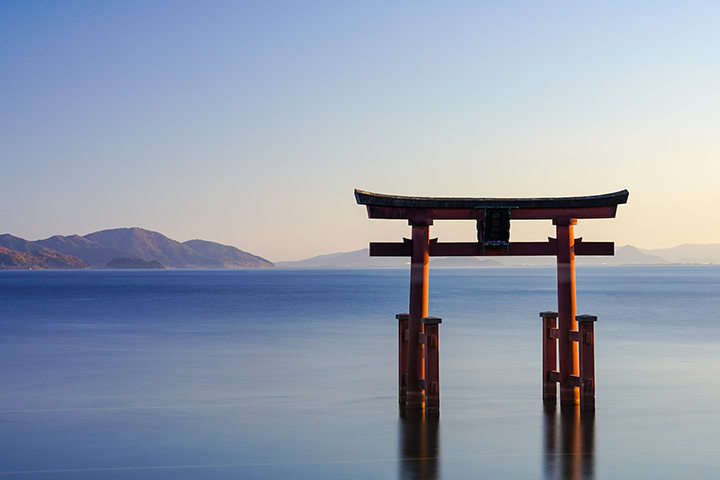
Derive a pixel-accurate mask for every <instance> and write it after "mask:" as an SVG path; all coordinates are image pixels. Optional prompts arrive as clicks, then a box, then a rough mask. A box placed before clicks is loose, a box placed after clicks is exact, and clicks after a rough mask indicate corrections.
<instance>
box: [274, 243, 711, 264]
mask: <svg viewBox="0 0 720 480" xmlns="http://www.w3.org/2000/svg"><path fill="white" fill-rule="evenodd" d="M681 247H682V245H681ZM704 247H706V250H705V251H707V252H711V253H712V252H714V251H715V250H713V249H712V248H711V247H717V252H718V258H719V259H720V245H705V246H704ZM676 248H679V247H676ZM668 250H672V249H668ZM655 251H656V250H652V252H655ZM645 252H648V250H640V249H638V248H635V247H633V246H632V245H625V246H623V247H620V248H618V249H617V250H616V251H615V255H614V256H584V255H583V256H576V257H575V262H576V264H577V265H663V264H665V265H666V264H668V263H670V262H669V261H668V260H666V259H665V258H664V257H660V256H659V255H652V254H649V253H645ZM708 258H712V257H708ZM409 262H410V259H409V258H406V257H370V251H369V249H367V248H364V249H362V250H356V251H354V252H342V253H331V254H329V255H318V256H317V257H312V258H308V259H305V260H299V261H295V262H278V263H277V266H278V267H314V268H318V267H346V268H352V267H403V266H407V265H409ZM555 262H556V260H555V257H552V256H548V257H545V256H527V257H525V256H518V257H510V256H508V257H502V256H500V257H492V258H488V257H437V258H431V259H430V267H446V268H448V267H454V268H457V267H488V266H520V265H555ZM695 263H700V262H695ZM705 263H707V262H705ZM715 263H720V260H718V261H716V262H715Z"/></svg>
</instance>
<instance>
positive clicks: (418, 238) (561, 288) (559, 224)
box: [355, 189, 629, 410]
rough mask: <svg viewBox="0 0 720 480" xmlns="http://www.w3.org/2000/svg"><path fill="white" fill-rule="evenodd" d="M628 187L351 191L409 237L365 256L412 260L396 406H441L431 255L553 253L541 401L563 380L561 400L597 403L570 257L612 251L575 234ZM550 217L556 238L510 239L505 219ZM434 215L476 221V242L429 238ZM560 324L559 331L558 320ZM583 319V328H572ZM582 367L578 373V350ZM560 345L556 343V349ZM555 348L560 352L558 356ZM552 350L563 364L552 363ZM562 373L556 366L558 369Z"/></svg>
mask: <svg viewBox="0 0 720 480" xmlns="http://www.w3.org/2000/svg"><path fill="white" fill-rule="evenodd" d="M628 195H629V193H628V191H627V190H623V191H620V192H615V193H609V194H605V195H595V196H589V197H562V198H434V197H403V196H397V195H381V194H377V193H370V192H365V191H362V190H357V189H356V190H355V199H356V200H357V203H358V204H360V205H366V206H367V212H368V217H369V218H386V219H404V220H407V221H408V223H409V224H410V226H411V227H412V239H407V238H404V239H403V242H402V243H370V256H380V257H403V256H407V257H411V263H410V310H409V312H410V313H409V314H399V315H397V316H396V317H397V318H398V320H399V321H400V359H399V364H400V369H399V373H400V375H399V385H400V404H401V405H403V406H405V407H407V408H423V407H424V408H425V409H426V410H438V409H439V406H440V380H439V360H438V357H439V356H438V324H439V323H440V322H441V319H439V318H435V317H428V316H427V315H428V279H429V262H430V258H429V257H430V256H441V257H451V256H512V255H554V256H556V257H557V284H558V287H557V288H558V311H557V313H556V312H542V313H540V316H541V317H543V400H544V401H545V402H546V403H555V402H556V395H557V393H556V392H557V383H560V402H561V403H562V404H577V403H580V404H581V405H582V406H584V407H591V408H594V405H595V385H594V383H595V382H594V349H593V345H594V338H593V337H594V335H593V323H592V322H593V321H595V320H596V317H593V316H590V315H581V316H579V317H576V315H577V305H576V298H575V255H614V253H615V252H614V250H615V245H614V243H613V242H584V241H582V238H574V232H573V230H574V229H573V226H574V225H576V224H577V220H578V219H579V218H614V217H615V214H616V211H617V206H618V205H620V204H624V203H627V198H628ZM511 218H512V220H538V219H545V220H552V222H553V225H555V226H556V232H557V235H556V237H557V238H548V241H547V242H510V241H509V239H510V220H511ZM434 220H475V221H476V222H477V231H478V235H477V236H478V241H477V242H467V243H456V242H453V243H449V242H448V243H439V242H438V241H437V239H436V238H435V239H430V225H432V224H433V221H434ZM556 320H557V321H558V324H559V325H557V328H556V325H555V321H556ZM578 320H580V322H581V323H580V324H581V325H582V328H581V330H580V331H577V330H575V329H576V327H577V321H578ZM573 342H577V343H578V344H579V345H578V349H579V350H580V372H578V349H576V348H575V345H574V343H573ZM556 345H557V346H556ZM556 348H557V352H558V353H559V355H557V354H556ZM556 355H557V356H559V360H560V365H559V369H558V368H557V360H556ZM558 370H559V371H558Z"/></svg>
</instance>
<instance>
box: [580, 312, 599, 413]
mask: <svg viewBox="0 0 720 480" xmlns="http://www.w3.org/2000/svg"><path fill="white" fill-rule="evenodd" d="M575 319H576V320H577V323H578V333H579V335H578V336H579V338H578V350H579V360H580V407H581V408H582V409H584V410H585V409H594V408H595V331H594V330H595V328H594V326H595V322H596V321H597V317H596V316H594V315H578V316H577V317H575Z"/></svg>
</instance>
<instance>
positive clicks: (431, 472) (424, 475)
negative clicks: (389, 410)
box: [398, 409, 440, 480]
mask: <svg viewBox="0 0 720 480" xmlns="http://www.w3.org/2000/svg"><path fill="white" fill-rule="evenodd" d="M398 431H399V439H400V442H399V450H400V451H399V455H398V458H399V459H400V461H399V465H398V478H400V479H402V480H437V479H439V478H440V417H439V415H432V414H427V415H426V414H425V413H424V412H423V410H405V409H400V419H399V425H398Z"/></svg>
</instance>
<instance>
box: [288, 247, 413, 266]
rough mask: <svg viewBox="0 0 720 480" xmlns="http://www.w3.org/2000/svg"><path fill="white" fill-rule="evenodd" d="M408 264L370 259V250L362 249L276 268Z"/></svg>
mask: <svg viewBox="0 0 720 480" xmlns="http://www.w3.org/2000/svg"><path fill="white" fill-rule="evenodd" d="M409 264H410V259H409V258H404V257H371V256H370V250H369V249H367V248H363V249H362V250H355V251H354V252H340V253H330V254H327V255H318V256H317V257H312V258H306V259H305V260H298V261H296V262H277V263H276V264H275V265H277V266H278V267H305V268H323V267H344V268H355V267H405V266H407V265H409Z"/></svg>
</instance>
